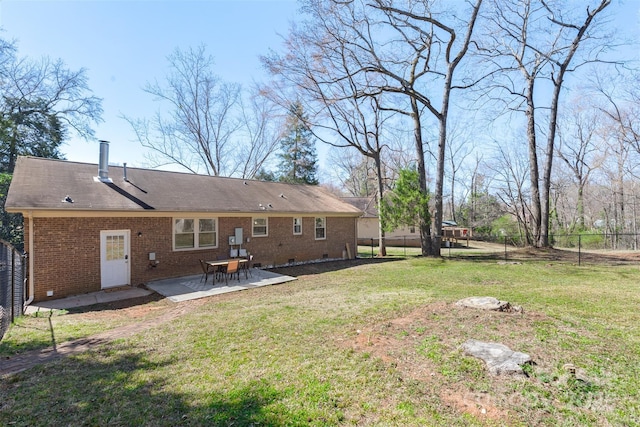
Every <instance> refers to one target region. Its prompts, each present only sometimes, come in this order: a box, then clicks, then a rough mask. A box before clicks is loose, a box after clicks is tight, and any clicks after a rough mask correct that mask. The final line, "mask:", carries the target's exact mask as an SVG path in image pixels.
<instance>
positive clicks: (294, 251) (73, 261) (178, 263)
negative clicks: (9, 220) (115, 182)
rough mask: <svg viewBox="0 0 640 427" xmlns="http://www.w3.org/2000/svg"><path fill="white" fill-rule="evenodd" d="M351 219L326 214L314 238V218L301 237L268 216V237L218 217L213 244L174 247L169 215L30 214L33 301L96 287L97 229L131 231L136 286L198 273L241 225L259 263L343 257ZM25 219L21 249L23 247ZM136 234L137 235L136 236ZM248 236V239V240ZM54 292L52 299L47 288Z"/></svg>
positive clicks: (289, 221)
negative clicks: (322, 231) (320, 235)
mask: <svg viewBox="0 0 640 427" xmlns="http://www.w3.org/2000/svg"><path fill="white" fill-rule="evenodd" d="M355 222H356V219H355V218H327V221H326V223H327V227H326V235H327V238H326V240H315V220H314V217H304V218H303V223H302V228H303V232H302V235H301V236H294V235H293V218H292V217H283V218H281V217H270V218H269V236H268V237H252V235H251V234H252V233H251V230H252V229H251V224H252V221H251V217H244V218H242V217H241V218H219V220H218V248H217V249H208V250H189V251H173V236H172V231H173V228H172V224H173V218H170V217H167V218H107V217H103V218H34V228H35V231H34V235H33V237H34V248H35V250H34V251H33V252H32V254H31V255H32V256H33V260H34V273H33V277H32V280H34V283H35V301H42V300H46V299H52V298H62V297H65V296H69V295H75V294H81V293H87V292H94V291H98V290H100V280H101V279H100V231H101V230H130V238H131V242H130V243H131V252H130V268H131V284H132V285H138V284H141V283H146V282H148V281H151V280H157V279H161V278H169V277H179V276H184V275H190V274H197V273H199V272H200V271H201V269H200V265H199V262H198V259H215V258H216V256H218V255H227V256H228V254H229V249H230V248H229V245H228V236H230V235H233V234H234V231H235V228H236V227H242V229H243V237H244V242H243V244H242V247H243V248H245V249H247V251H248V252H250V253H251V254H252V255H254V262H259V263H261V264H262V265H263V266H264V265H271V264H284V263H287V262H288V261H289V260H290V259H294V260H295V261H296V262H297V261H309V260H314V259H320V258H323V256H325V255H326V256H327V257H329V258H340V257H342V251H343V250H344V248H345V244H346V243H349V245H350V246H351V249H352V251H353V250H354V248H353V244H354V242H355V230H356V227H355ZM28 230H29V227H28V224H27V219H26V218H25V250H27V251H29V249H30V248H29V247H28ZM139 233H141V234H140V236H138V234H139ZM247 238H249V242H247ZM150 252H155V254H156V260H157V261H158V264H157V265H156V266H155V267H152V266H151V264H150V262H149V253H150ZM48 290H51V291H53V297H47V296H46V292H47V291H48Z"/></svg>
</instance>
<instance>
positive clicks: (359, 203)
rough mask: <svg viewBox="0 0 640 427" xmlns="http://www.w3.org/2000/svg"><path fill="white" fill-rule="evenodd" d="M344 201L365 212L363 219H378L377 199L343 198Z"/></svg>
mask: <svg viewBox="0 0 640 427" xmlns="http://www.w3.org/2000/svg"><path fill="white" fill-rule="evenodd" d="M342 200H343V201H344V202H347V203H349V204H350V205H351V206H354V207H355V208H357V209H359V210H361V211H362V212H364V215H362V217H363V218H378V207H377V206H376V199H375V197H342Z"/></svg>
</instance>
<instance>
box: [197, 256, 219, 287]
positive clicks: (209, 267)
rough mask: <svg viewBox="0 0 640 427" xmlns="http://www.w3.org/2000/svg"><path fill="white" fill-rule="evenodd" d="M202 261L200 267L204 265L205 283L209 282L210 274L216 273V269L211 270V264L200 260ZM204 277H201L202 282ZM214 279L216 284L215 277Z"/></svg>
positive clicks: (203, 275)
mask: <svg viewBox="0 0 640 427" xmlns="http://www.w3.org/2000/svg"><path fill="white" fill-rule="evenodd" d="M199 261H200V267H202V277H204V283H205V284H206V283H207V279H208V278H209V274H211V273H214V271H212V270H211V268H212V267H211V266H210V265H209V264H207V263H206V262H204V261H203V260H199ZM202 277H201V278H200V281H201V282H202ZM213 280H214V284H215V279H213Z"/></svg>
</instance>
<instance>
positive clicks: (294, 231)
mask: <svg viewBox="0 0 640 427" xmlns="http://www.w3.org/2000/svg"><path fill="white" fill-rule="evenodd" d="M296 219H298V220H300V231H298V232H296ZM293 235H294V236H301V235H302V217H301V216H296V217H294V218H293Z"/></svg>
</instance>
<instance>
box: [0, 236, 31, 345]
mask: <svg viewBox="0 0 640 427" xmlns="http://www.w3.org/2000/svg"><path fill="white" fill-rule="evenodd" d="M26 264H27V263H26V256H25V255H23V254H22V253H21V252H20V251H18V250H17V249H16V248H14V247H13V246H12V245H10V244H9V243H7V242H4V241H2V240H0V339H2V337H4V334H5V333H6V332H7V330H8V329H9V326H11V323H13V322H14V320H15V318H16V317H19V316H21V315H22V313H23V308H24V302H25V301H26V292H25V285H26V281H25V278H26V277H27V276H26Z"/></svg>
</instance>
